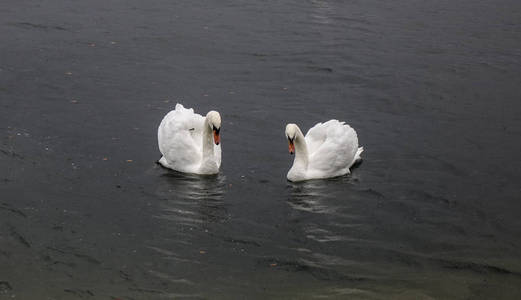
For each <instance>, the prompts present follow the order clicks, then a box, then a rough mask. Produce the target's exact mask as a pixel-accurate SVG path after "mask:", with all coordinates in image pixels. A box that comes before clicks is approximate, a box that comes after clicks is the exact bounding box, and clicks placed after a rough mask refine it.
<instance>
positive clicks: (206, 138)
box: [203, 119, 213, 160]
mask: <svg viewBox="0 0 521 300" xmlns="http://www.w3.org/2000/svg"><path fill="white" fill-rule="evenodd" d="M203 127H204V129H203V160H205V159H206V158H208V157H212V158H213V131H212V129H211V128H210V125H209V124H208V120H207V119H204V126H203Z"/></svg>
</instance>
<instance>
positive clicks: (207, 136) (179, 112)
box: [157, 103, 221, 175]
mask: <svg viewBox="0 0 521 300" xmlns="http://www.w3.org/2000/svg"><path fill="white" fill-rule="evenodd" d="M220 129H221V115H220V114H219V113H218V112H216V111H213V110H212V111H210V112H208V113H207V114H206V117H203V116H201V115H200V114H196V113H194V110H193V109H192V108H190V109H186V108H184V106H183V105H182V104H179V103H177V104H176V106H175V109H174V110H172V111H170V112H169V113H168V114H166V116H165V117H164V118H163V120H162V121H161V124H160V125H159V128H158V130H157V139H158V144H159V151H161V154H162V155H163V156H162V157H161V159H160V160H159V163H160V164H161V165H162V166H163V167H165V168H170V169H173V170H176V171H180V172H184V173H194V174H204V175H209V174H217V173H218V172H219V167H220V166H221V146H220V145H219V144H220V139H221V137H220V135H219V131H220ZM214 143H215V145H214Z"/></svg>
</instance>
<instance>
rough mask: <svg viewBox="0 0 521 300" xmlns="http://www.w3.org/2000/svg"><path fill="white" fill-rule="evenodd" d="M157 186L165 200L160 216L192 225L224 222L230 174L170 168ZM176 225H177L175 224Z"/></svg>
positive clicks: (180, 223)
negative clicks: (227, 184)
mask: <svg viewBox="0 0 521 300" xmlns="http://www.w3.org/2000/svg"><path fill="white" fill-rule="evenodd" d="M160 179H161V180H160V182H159V184H158V186H157V189H156V194H157V196H158V197H159V198H160V199H161V200H162V201H161V205H160V206H161V209H160V213H159V214H158V215H157V217H158V218H161V219H165V220H169V221H172V222H175V225H189V226H193V225H195V224H202V225H203V226H205V225H207V224H208V223H218V222H224V221H225V220H226V219H227V212H226V209H225V207H224V204H223V201H222V200H223V196H224V191H225V189H224V188H225V180H226V177H225V176H223V175H216V176H200V175H194V174H183V173H179V172H175V171H169V172H168V173H164V174H162V175H161V176H160ZM172 225H174V224H172Z"/></svg>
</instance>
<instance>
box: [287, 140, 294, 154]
mask: <svg viewBox="0 0 521 300" xmlns="http://www.w3.org/2000/svg"><path fill="white" fill-rule="evenodd" d="M288 143H289V154H294V153H295V144H293V141H288Z"/></svg>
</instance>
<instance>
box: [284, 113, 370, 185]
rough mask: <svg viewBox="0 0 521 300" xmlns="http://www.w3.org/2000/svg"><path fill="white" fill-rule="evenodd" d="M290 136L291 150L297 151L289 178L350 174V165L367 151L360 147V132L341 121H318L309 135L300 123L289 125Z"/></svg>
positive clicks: (298, 178) (298, 179)
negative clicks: (304, 133) (301, 128)
mask: <svg viewBox="0 0 521 300" xmlns="http://www.w3.org/2000/svg"><path fill="white" fill-rule="evenodd" d="M286 137H287V138H288V140H289V141H290V152H295V160H294V161H293V166H292V167H291V169H290V170H289V172H288V175H287V178H288V180H289V181H302V180H309V179H320V178H330V177H336V176H341V175H345V174H348V173H350V171H349V168H351V167H352V166H353V164H354V163H356V162H357V161H359V160H361V159H362V158H361V157H360V154H361V153H362V151H364V148H363V147H360V148H359V147H358V136H357V135H356V131H355V130H354V129H353V128H351V126H349V125H347V124H345V123H344V122H339V121H338V120H329V121H327V122H325V123H318V124H316V125H315V126H313V127H312V128H311V129H309V131H308V133H307V134H306V136H305V137H304V135H303V134H302V131H300V128H299V127H298V126H297V125H295V124H288V125H287V126H286ZM292 147H293V148H292ZM292 150H293V151H292Z"/></svg>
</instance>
